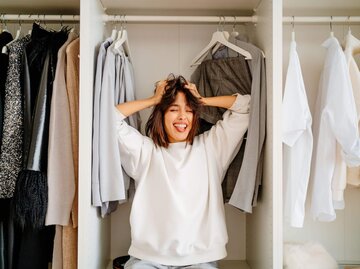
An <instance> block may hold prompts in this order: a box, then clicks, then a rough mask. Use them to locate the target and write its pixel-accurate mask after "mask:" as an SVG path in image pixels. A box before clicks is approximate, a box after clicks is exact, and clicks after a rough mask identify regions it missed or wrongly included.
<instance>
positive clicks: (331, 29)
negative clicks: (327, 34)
mask: <svg viewBox="0 0 360 269" xmlns="http://www.w3.org/2000/svg"><path fill="white" fill-rule="evenodd" d="M332 20H333V16H330V31H331V32H332V31H333V25H332Z"/></svg>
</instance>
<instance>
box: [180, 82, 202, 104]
mask: <svg viewBox="0 0 360 269" xmlns="http://www.w3.org/2000/svg"><path fill="white" fill-rule="evenodd" d="M184 88H186V89H188V90H189V91H190V92H191V93H192V95H194V96H195V97H196V98H198V99H200V101H201V99H202V96H201V95H200V93H199V92H198V90H197V88H196V85H195V84H193V83H191V82H188V84H187V85H185V86H184Z"/></svg>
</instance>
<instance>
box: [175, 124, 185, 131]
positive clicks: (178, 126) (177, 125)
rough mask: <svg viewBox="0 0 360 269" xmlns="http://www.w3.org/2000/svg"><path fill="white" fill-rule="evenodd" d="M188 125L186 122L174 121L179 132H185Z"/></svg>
mask: <svg viewBox="0 0 360 269" xmlns="http://www.w3.org/2000/svg"><path fill="white" fill-rule="evenodd" d="M187 126H188V125H187V124H186V123H174V127H175V129H176V130H177V131H178V132H185V131H186V128H187Z"/></svg>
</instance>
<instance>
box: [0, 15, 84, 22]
mask: <svg viewBox="0 0 360 269" xmlns="http://www.w3.org/2000/svg"><path fill="white" fill-rule="evenodd" d="M34 20H39V21H80V16H79V15H46V14H1V13H0V22H1V21H6V22H8V21H34Z"/></svg>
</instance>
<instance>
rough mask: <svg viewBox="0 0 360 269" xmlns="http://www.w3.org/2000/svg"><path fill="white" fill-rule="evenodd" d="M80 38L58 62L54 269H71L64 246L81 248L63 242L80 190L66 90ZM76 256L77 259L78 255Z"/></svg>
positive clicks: (51, 166)
mask: <svg viewBox="0 0 360 269" xmlns="http://www.w3.org/2000/svg"><path fill="white" fill-rule="evenodd" d="M76 38H77V34H75V33H74V32H71V33H70V34H69V36H68V39H67V41H66V42H65V43H64V45H63V46H62V47H61V48H60V49H59V51H58V61H57V66H56V73H55V78H54V86H53V94H52V98H51V108H50V109H51V111H50V123H49V146H48V169H47V171H48V174H47V176H48V194H49V196H48V207H47V212H46V220H45V225H57V226H56V231H55V238H54V251H53V258H52V268H53V269H57V268H58V269H63V268H69V267H66V266H63V253H64V252H66V250H65V251H63V242H65V243H64V245H65V247H67V248H69V247H70V248H71V249H73V244H75V246H76V245H77V242H73V241H71V242H68V243H67V242H66V238H67V237H66V238H63V227H62V226H68V225H71V228H72V221H71V222H70V217H71V211H72V208H73V204H74V202H75V201H74V197H75V189H76V186H75V170H74V156H73V147H72V137H71V134H72V132H71V117H70V101H69V97H68V93H67V87H66V86H67V83H66V82H67V80H66V71H67V57H66V49H67V47H68V45H69V44H70V43H71V42H72V41H74V40H75V39H76ZM77 69H78V68H77ZM64 168H66V169H64ZM60 225H62V226H60ZM71 253H73V251H71ZM74 256H75V257H76V254H75V255H74ZM66 261H67V262H68V263H71V264H73V259H70V258H68V257H67V259H66ZM68 263H65V264H68ZM70 268H76V263H75V266H74V265H72V266H71V267H70Z"/></svg>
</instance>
